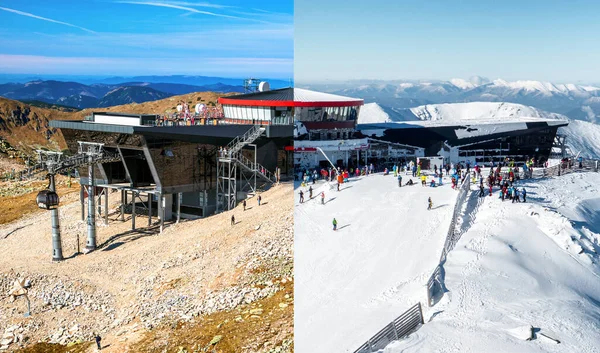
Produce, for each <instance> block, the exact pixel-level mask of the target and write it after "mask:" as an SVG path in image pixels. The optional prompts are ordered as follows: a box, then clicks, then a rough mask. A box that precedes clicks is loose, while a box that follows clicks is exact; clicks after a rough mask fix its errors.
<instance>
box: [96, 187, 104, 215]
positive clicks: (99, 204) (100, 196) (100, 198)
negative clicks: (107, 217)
mask: <svg viewBox="0 0 600 353" xmlns="http://www.w3.org/2000/svg"><path fill="white" fill-rule="evenodd" d="M101 190H102V191H100V194H98V213H97V215H99V216H100V218H102V193H103V192H104V189H101Z"/></svg>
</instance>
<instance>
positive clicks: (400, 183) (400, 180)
mask: <svg viewBox="0 0 600 353" xmlns="http://www.w3.org/2000/svg"><path fill="white" fill-rule="evenodd" d="M401 186H402V175H400V174H398V187H401Z"/></svg>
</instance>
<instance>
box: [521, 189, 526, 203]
mask: <svg viewBox="0 0 600 353" xmlns="http://www.w3.org/2000/svg"><path fill="white" fill-rule="evenodd" d="M521 195H523V202H527V200H526V198H527V191H525V188H523V190H521Z"/></svg>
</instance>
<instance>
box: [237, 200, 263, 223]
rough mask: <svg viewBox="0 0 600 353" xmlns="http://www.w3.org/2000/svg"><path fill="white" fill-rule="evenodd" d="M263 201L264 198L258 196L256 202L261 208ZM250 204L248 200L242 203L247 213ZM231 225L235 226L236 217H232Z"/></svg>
mask: <svg viewBox="0 0 600 353" xmlns="http://www.w3.org/2000/svg"><path fill="white" fill-rule="evenodd" d="M261 201H262V196H260V195H258V196H257V197H256V202H257V203H258V206H260V202H261ZM247 205H248V204H247V203H246V200H244V202H242V206H243V207H244V211H246V206H247ZM231 225H232V226H233V225H235V216H234V215H231Z"/></svg>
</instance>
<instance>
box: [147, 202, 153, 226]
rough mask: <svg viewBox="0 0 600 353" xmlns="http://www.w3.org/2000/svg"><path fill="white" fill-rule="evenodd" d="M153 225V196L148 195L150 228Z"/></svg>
mask: <svg viewBox="0 0 600 353" xmlns="http://www.w3.org/2000/svg"><path fill="white" fill-rule="evenodd" d="M151 225H152V194H148V227H150V226H151Z"/></svg>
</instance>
